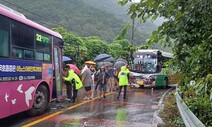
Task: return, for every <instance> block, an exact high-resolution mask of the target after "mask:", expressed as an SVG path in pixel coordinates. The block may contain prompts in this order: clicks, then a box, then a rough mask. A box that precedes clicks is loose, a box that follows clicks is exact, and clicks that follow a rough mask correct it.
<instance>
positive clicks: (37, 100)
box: [26, 85, 49, 116]
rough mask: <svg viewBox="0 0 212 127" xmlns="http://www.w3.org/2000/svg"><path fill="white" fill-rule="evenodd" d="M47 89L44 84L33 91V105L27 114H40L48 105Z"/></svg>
mask: <svg viewBox="0 0 212 127" xmlns="http://www.w3.org/2000/svg"><path fill="white" fill-rule="evenodd" d="M48 94H49V91H48V89H47V88H46V86H44V85H40V86H39V87H38V89H37V91H36V93H35V97H34V102H33V106H32V108H31V109H30V110H28V111H27V112H26V114H27V115H28V116H36V115H40V114H42V113H43V112H44V111H45V110H46V108H47V106H48Z"/></svg>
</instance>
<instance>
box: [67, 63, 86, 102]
mask: <svg viewBox="0 0 212 127" xmlns="http://www.w3.org/2000/svg"><path fill="white" fill-rule="evenodd" d="M66 68H67V69H68V76H67V77H63V79H64V80H65V81H69V82H71V84H72V86H73V97H72V100H70V102H72V103H74V102H75V100H76V98H77V93H78V89H80V88H82V86H83V85H82V81H81V80H80V78H79V76H78V75H77V74H76V73H74V71H73V70H72V69H70V67H69V66H66Z"/></svg>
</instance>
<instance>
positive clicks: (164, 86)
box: [163, 78, 168, 89]
mask: <svg viewBox="0 0 212 127" xmlns="http://www.w3.org/2000/svg"><path fill="white" fill-rule="evenodd" d="M167 87H168V79H167V78H165V79H164V80H163V88H164V89H165V88H167Z"/></svg>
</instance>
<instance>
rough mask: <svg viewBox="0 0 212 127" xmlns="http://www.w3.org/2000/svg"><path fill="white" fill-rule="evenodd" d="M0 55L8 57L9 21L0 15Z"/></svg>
mask: <svg viewBox="0 0 212 127" xmlns="http://www.w3.org/2000/svg"><path fill="white" fill-rule="evenodd" d="M0 57H9V21H8V19H7V18H5V17H3V16H0Z"/></svg>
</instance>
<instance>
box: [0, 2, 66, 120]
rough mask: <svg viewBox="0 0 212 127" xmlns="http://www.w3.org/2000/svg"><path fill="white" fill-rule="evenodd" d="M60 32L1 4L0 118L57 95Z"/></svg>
mask: <svg viewBox="0 0 212 127" xmlns="http://www.w3.org/2000/svg"><path fill="white" fill-rule="evenodd" d="M62 47H63V41H62V36H61V35H60V34H59V33H56V32H54V31H52V30H50V29H48V28H45V27H43V26H41V25H39V24H37V23H35V22H33V21H31V20H29V19H27V18H26V17H25V16H24V15H23V14H21V13H19V12H16V11H14V10H12V9H10V8H8V7H6V6H4V5H1V4H0V107H1V108H0V119H1V118H5V117H7V116H10V115H13V114H16V113H20V112H26V113H27V114H28V115H29V116H35V115H40V114H42V113H43V112H44V111H45V109H46V108H47V106H48V104H49V102H50V101H51V100H52V99H53V98H60V97H61V96H62V94H61V93H62V92H61V84H62V82H61V81H62V80H61V68H62V67H61V66H62V62H61V61H62V60H61V59H62V57H61V56H62V55H61V53H62Z"/></svg>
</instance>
